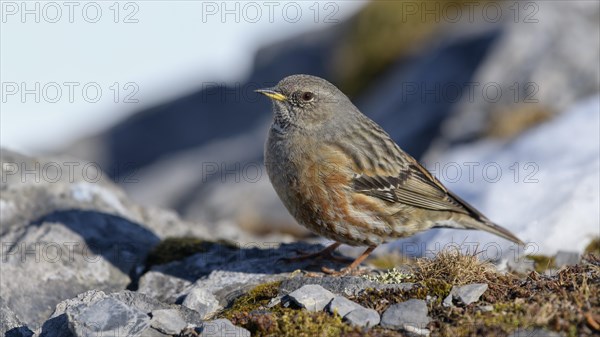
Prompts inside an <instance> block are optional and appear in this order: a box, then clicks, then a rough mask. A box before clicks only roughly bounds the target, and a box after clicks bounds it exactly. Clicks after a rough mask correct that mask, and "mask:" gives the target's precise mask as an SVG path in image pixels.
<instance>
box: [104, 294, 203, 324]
mask: <svg viewBox="0 0 600 337" xmlns="http://www.w3.org/2000/svg"><path fill="white" fill-rule="evenodd" d="M109 296H110V297H113V298H116V299H118V300H119V301H121V302H123V303H125V304H127V305H129V306H132V307H135V308H137V309H139V310H141V311H143V312H145V313H147V314H149V313H151V312H152V311H155V310H163V309H176V310H177V311H178V312H179V315H180V316H181V318H183V320H184V321H185V322H187V323H189V324H192V325H199V324H200V323H202V317H201V316H200V315H199V314H198V313H197V312H196V311H194V310H191V309H189V308H186V307H183V306H180V305H170V304H166V303H163V302H160V301H158V300H156V299H154V298H152V297H150V296H147V295H144V294H140V293H138V292H134V291H129V290H123V291H120V292H118V293H113V294H110V295H109Z"/></svg>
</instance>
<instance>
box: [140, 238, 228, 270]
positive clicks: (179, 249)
mask: <svg viewBox="0 0 600 337" xmlns="http://www.w3.org/2000/svg"><path fill="white" fill-rule="evenodd" d="M219 244H220V245H223V246H224V247H227V248H228V249H233V248H235V246H234V245H232V244H230V243H228V242H223V241H221V242H211V241H205V240H202V239H199V238H194V237H171V238H166V239H164V240H163V241H161V242H160V243H159V244H158V245H156V247H154V249H152V251H150V253H149V254H148V257H147V258H146V265H147V266H148V267H149V266H152V265H158V264H165V263H169V262H172V261H177V260H181V259H184V258H186V257H188V256H192V255H194V254H197V253H203V252H206V251H208V250H209V249H210V248H211V247H212V246H214V245H219Z"/></svg>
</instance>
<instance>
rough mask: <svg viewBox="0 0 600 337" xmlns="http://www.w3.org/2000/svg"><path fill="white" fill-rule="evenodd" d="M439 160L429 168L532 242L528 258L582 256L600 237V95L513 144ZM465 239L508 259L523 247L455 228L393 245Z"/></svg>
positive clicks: (488, 145) (470, 149) (475, 147)
mask: <svg viewBox="0 0 600 337" xmlns="http://www.w3.org/2000/svg"><path fill="white" fill-rule="evenodd" d="M436 161H437V162H439V163H441V164H439V165H432V164H431V163H430V165H426V166H427V167H428V168H429V169H430V170H432V171H433V172H434V174H435V175H436V176H437V177H438V178H439V179H440V180H441V181H442V182H443V183H444V184H445V185H446V186H447V187H448V188H449V189H450V190H452V191H454V192H455V193H456V194H457V195H459V196H460V197H462V198H463V199H465V200H466V201H467V202H469V203H471V204H472V205H473V206H475V207H476V208H478V209H479V210H480V211H481V212H482V213H483V214H485V215H486V216H487V217H488V218H490V219H491V220H492V221H494V222H496V223H498V224H499V225H501V226H503V227H505V228H507V229H509V230H510V231H512V232H513V233H514V234H516V235H517V237H519V238H521V239H522V240H523V241H526V242H527V243H528V246H527V249H526V251H525V252H526V253H538V254H555V253H556V252H557V251H558V250H566V251H578V252H581V251H582V250H583V248H584V247H585V246H586V245H587V244H588V243H589V242H590V241H591V239H592V238H594V237H596V236H599V235H600V96H595V97H593V98H590V99H586V100H583V101H581V102H579V103H578V104H575V105H574V106H572V107H571V108H570V109H569V110H568V111H566V112H564V113H563V114H561V115H560V116H558V117H556V118H555V119H553V120H551V121H549V122H548V123H545V124H543V125H540V126H538V127H536V128H535V129H532V130H530V131H528V132H526V133H525V134H523V135H521V136H520V137H518V138H517V139H515V140H513V141H511V142H509V143H501V142H497V141H495V142H492V141H484V142H480V143H477V144H472V145H471V144H470V145H465V146H462V147H457V148H454V149H451V150H450V151H449V152H447V153H445V154H443V155H442V156H441V157H440V158H437V160H436ZM469 167H472V168H473V169H472V170H470V169H469ZM436 169H437V170H436ZM456 172H460V174H455V173H456ZM463 241H464V242H467V243H479V247H480V248H481V247H482V246H483V247H486V246H487V247H491V246H490V245H492V246H494V247H495V248H500V249H501V250H502V252H501V254H502V255H506V253H507V251H508V252H510V250H514V249H516V245H514V244H511V243H510V242H508V241H506V240H503V239H500V238H498V237H495V236H494V235H492V234H488V233H484V232H480V231H463V230H448V229H440V230H432V231H428V232H425V233H422V234H420V235H417V236H415V237H413V238H409V239H406V240H401V241H398V242H396V243H393V244H392V247H398V246H400V248H402V246H404V247H406V245H407V244H413V245H414V244H415V243H416V245H417V246H418V247H421V248H425V249H429V250H431V251H437V249H438V248H440V247H444V246H445V245H447V244H449V243H450V242H455V243H461V242H463ZM419 252H420V254H424V253H425V252H424V251H423V249H420V250H419ZM494 254H496V253H491V255H494ZM488 255H489V254H488Z"/></svg>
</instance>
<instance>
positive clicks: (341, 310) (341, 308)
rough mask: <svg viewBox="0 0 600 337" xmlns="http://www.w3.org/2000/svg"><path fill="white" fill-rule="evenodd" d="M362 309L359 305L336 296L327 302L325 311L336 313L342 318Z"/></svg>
mask: <svg viewBox="0 0 600 337" xmlns="http://www.w3.org/2000/svg"><path fill="white" fill-rule="evenodd" d="M358 308H362V307H361V305H360V304H358V303H356V302H352V301H350V300H349V299H347V298H345V297H344V296H336V297H334V298H333V300H331V302H329V305H328V306H327V311H329V312H330V313H331V314H335V313H337V314H338V315H339V316H340V317H344V316H346V315H347V314H349V313H350V312H351V311H353V310H355V309H358Z"/></svg>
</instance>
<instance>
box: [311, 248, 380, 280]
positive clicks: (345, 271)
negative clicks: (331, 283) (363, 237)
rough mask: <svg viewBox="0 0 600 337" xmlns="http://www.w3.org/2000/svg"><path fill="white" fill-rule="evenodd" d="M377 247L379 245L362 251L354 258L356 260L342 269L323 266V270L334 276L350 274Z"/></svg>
mask: <svg viewBox="0 0 600 337" xmlns="http://www.w3.org/2000/svg"><path fill="white" fill-rule="evenodd" d="M375 248H377V246H370V247H369V248H367V250H365V252H364V253H362V254H361V255H360V256H359V257H357V258H356V260H354V262H352V263H351V264H350V265H349V266H348V267H346V268H344V269H342V270H340V271H335V270H332V269H329V268H327V267H323V268H321V270H323V272H324V273H326V274H330V275H334V276H345V275H348V274H349V273H351V272H353V271H354V270H355V269H356V267H358V265H359V264H361V263H362V262H363V261H364V260H365V259H366V258H367V257H368V256H369V255H370V254H371V253H372V252H373V251H374V250H375Z"/></svg>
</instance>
